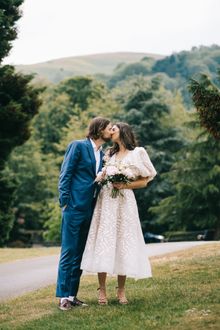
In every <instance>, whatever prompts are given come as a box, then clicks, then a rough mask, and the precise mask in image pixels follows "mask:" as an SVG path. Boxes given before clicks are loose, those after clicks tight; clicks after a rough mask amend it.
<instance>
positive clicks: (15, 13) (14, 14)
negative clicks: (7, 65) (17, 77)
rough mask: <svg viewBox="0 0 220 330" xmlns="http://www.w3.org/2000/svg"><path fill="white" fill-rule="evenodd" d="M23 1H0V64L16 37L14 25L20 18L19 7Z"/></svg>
mask: <svg viewBox="0 0 220 330" xmlns="http://www.w3.org/2000/svg"><path fill="white" fill-rule="evenodd" d="M23 2H24V0H0V63H1V61H2V59H3V58H4V57H6V56H7V55H8V53H9V51H10V49H11V47H12V44H11V41H13V40H14V39H16V37H17V29H16V26H15V23H16V22H17V20H18V19H19V18H20V17H21V11H20V9H19V7H20V5H21V4H22V3H23Z"/></svg>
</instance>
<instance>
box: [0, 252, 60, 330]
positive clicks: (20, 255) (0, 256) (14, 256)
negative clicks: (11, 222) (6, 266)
mask: <svg viewBox="0 0 220 330" xmlns="http://www.w3.org/2000/svg"><path fill="white" fill-rule="evenodd" d="M59 253H60V248H59V247H42V248H41V247H40V248H26V249H18V248H1V249H0V263H3V262H11V261H15V260H20V259H28V258H34V257H43V256H49V255H52V254H59ZM0 329H1V328H0Z"/></svg>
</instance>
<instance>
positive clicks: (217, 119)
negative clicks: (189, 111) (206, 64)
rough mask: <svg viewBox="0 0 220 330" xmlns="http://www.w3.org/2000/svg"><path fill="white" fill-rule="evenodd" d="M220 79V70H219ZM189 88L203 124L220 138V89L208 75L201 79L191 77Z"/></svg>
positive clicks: (202, 76)
mask: <svg viewBox="0 0 220 330" xmlns="http://www.w3.org/2000/svg"><path fill="white" fill-rule="evenodd" d="M218 76H219V81H220V70H219V72H218ZM189 90H190V91H191V93H192V99H193V102H194V105H195V107H196V109H197V111H198V113H199V120H200V123H201V126H203V127H205V128H206V129H207V131H208V132H210V133H211V134H212V135H213V136H214V137H215V138H216V139H218V140H219V139H220V90H219V89H218V88H217V86H215V85H214V84H213V83H212V82H211V80H210V78H209V77H208V76H207V75H204V74H202V75H201V76H200V79H199V80H195V79H191V81H190V85H189Z"/></svg>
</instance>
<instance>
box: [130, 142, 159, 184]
mask: <svg viewBox="0 0 220 330" xmlns="http://www.w3.org/2000/svg"><path fill="white" fill-rule="evenodd" d="M134 151H135V153H134V156H133V157H134V159H133V162H134V165H135V167H136V168H137V173H138V176H142V177H144V178H146V177H149V181H151V180H153V178H154V177H155V176H156V174H157V172H156V170H155V168H154V166H153V164H152V162H151V160H150V157H149V156H148V153H147V151H146V150H145V149H144V148H142V147H136V148H135V150H134Z"/></svg>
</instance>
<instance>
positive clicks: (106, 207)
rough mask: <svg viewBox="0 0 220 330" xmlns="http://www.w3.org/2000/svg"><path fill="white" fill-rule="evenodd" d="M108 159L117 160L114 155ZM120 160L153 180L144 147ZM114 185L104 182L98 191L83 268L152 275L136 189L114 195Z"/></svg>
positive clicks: (139, 174) (142, 275) (132, 275)
mask: <svg viewBox="0 0 220 330" xmlns="http://www.w3.org/2000/svg"><path fill="white" fill-rule="evenodd" d="M109 161H110V163H112V164H114V163H115V162H116V160H115V155H113V156H112V157H111V158H110V160H109ZM121 162H122V163H124V164H126V165H129V166H130V165H131V166H132V167H133V168H134V170H135V171H136V173H135V175H136V176H137V177H138V176H141V177H150V180H152V179H153V178H154V176H155V175H156V170H155V168H154V166H153V164H152V163H151V161H150V158H149V156H148V154H147V152H146V150H145V149H144V148H142V147H136V148H135V149H134V150H132V151H129V152H128V154H127V155H126V156H125V157H124V158H123V159H122V160H121ZM111 189H112V188H111V187H107V186H104V187H103V188H102V190H101V192H100V194H99V197H98V200H97V204H96V207H95V210H94V214H93V218H92V222H91V226H90V231H89V235H88V239H87V243H86V247H85V251H84V254H83V258H82V263H81V269H82V270H84V271H86V272H91V273H97V272H106V273H108V274H111V275H127V276H128V277H133V278H136V279H139V278H146V277H151V276H152V274H151V266H150V263H149V260H148V257H147V247H146V245H145V242H144V238H143V234H142V229H141V224H140V219H139V215H138V209H137V203H136V199H135V196H134V192H133V190H131V189H124V190H123V191H122V192H123V195H124V196H118V197H117V198H112V197H111V196H110V194H111Z"/></svg>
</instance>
